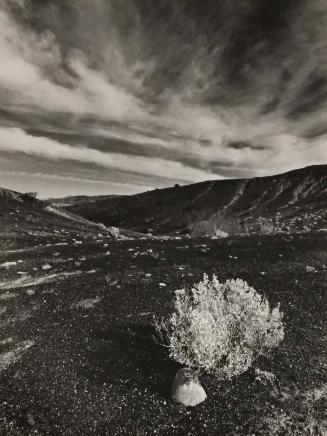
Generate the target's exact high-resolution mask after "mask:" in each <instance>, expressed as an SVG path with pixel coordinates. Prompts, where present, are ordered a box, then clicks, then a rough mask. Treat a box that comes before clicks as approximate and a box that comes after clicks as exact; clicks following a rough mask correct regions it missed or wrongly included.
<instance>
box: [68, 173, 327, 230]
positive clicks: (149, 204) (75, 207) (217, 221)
mask: <svg viewBox="0 0 327 436" xmlns="http://www.w3.org/2000/svg"><path fill="white" fill-rule="evenodd" d="M69 201H70V205H69V206H66V209H67V210H69V211H70V212H73V213H75V214H78V215H81V216H83V217H84V218H87V219H89V220H91V221H94V222H101V223H103V224H105V225H112V226H118V227H123V228H126V229H130V230H133V231H138V232H145V233H147V232H151V233H153V234H176V233H179V234H192V235H204V234H207V235H213V234H216V233H217V234H220V233H221V232H227V233H229V234H245V233H264V234H265V233H275V232H278V231H287V232H299V231H308V230H320V229H325V228H327V165H319V166H312V167H306V168H303V169H299V170H295V171H290V172H287V173H284V174H280V175H276V176H270V177H256V178H252V179H233V180H231V179H227V180H218V181H210V182H202V183H196V184H192V185H187V186H181V187H173V188H166V189H160V190H159V189H158V190H153V191H148V192H145V193H142V194H137V195H131V196H117V197H115V196H108V197H107V196H106V197H105V198H103V197H98V198H97V197H90V198H87V197H83V198H81V199H80V201H75V202H72V199H70V200H69ZM62 204H65V201H64V199H63V200H62Z"/></svg>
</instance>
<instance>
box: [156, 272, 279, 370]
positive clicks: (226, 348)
mask: <svg viewBox="0 0 327 436" xmlns="http://www.w3.org/2000/svg"><path fill="white" fill-rule="evenodd" d="M175 296H176V297H175V303H174V308H175V311H174V313H173V314H172V315H171V317H170V318H169V319H168V321H166V322H165V321H163V322H162V323H161V324H158V329H159V331H160V332H163V334H164V336H165V338H166V340H167V342H168V346H169V350H170V357H171V358H172V359H174V360H176V361H177V362H178V363H180V364H182V365H186V366H187V367H188V368H195V369H199V370H202V371H205V372H209V373H211V374H214V375H215V376H216V377H218V378H221V379H230V378H232V377H233V376H237V375H240V374H242V373H243V372H245V371H246V370H248V369H249V368H250V366H251V365H252V363H253V362H254V361H255V360H256V359H257V358H258V357H259V356H260V355H263V354H266V353H267V352H268V351H269V350H270V349H271V348H273V347H275V346H277V345H278V344H279V343H280V341H281V340H282V339H283V338H284V329H283V323H282V313H281V311H280V310H279V308H278V307H276V308H274V309H273V310H270V307H269V303H268V301H267V300H266V299H265V298H263V297H262V296H261V295H260V294H259V293H258V292H257V291H256V290H255V289H254V288H252V287H251V286H249V285H248V284H247V283H246V282H245V281H243V280H240V279H238V280H227V281H226V282H225V283H220V282H219V281H218V279H217V277H216V276H215V275H214V276H213V278H212V280H209V278H208V276H207V275H206V274H205V275H204V277H203V280H202V281H201V282H199V283H197V284H195V285H194V286H193V287H192V288H191V289H190V290H187V289H185V288H183V289H180V290H177V291H176V292H175Z"/></svg>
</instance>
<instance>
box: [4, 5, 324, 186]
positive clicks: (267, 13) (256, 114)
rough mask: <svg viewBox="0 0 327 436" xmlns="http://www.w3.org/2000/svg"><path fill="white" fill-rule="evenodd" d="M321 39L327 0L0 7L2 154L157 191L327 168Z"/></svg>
mask: <svg viewBox="0 0 327 436" xmlns="http://www.w3.org/2000/svg"><path fill="white" fill-rule="evenodd" d="M326 41H327V4H326V2H325V0H297V1H294V0H202V1H199V0H156V1H153V0H93V1H90V0H69V1H68V0H2V1H1V0H0V55H1V60H2V64H3V66H2V68H1V70H0V100H1V103H0V127H1V126H2V128H1V129H0V134H1V135H2V137H0V150H2V152H6V151H8V152H10V147H11V151H12V152H11V155H13V154H14V153H13V150H14V151H15V156H18V155H20V156H21V155H22V154H24V153H25V155H29V156H30V157H31V156H34V159H35V161H36V160H37V159H40V158H41V159H43V160H54V161H60V162H61V163H63V162H62V161H63V158H62V153H63V152H64V153H65V156H66V158H65V159H66V162H68V161H69V162H70V165H71V168H72V171H74V172H76V171H77V166H78V165H80V166H81V167H83V168H84V166H85V165H87V164H88V163H89V165H90V168H92V170H93V169H94V167H95V168H98V171H99V174H100V173H101V174H103V171H104V169H103V168H102V167H101V165H103V162H105V165H106V168H108V169H109V168H111V167H114V170H115V171H118V170H120V171H121V174H124V175H125V176H126V180H127V181H128V180H132V179H133V177H134V176H133V174H138V176H141V175H142V172H143V176H144V177H147V178H148V181H149V185H151V186H153V185H154V177H155V176H156V175H157V179H158V183H164V182H163V180H169V179H171V180H174V181H178V180H180V181H188V182H192V181H199V180H203V179H206V178H214V177H217V176H222V177H226V176H227V177H232V176H243V175H251V174H252V175H261V174H262V175H263V174H270V173H274V172H281V171H283V170H288V169H291V168H294V167H298V166H304V165H306V164H308V165H309V164H314V163H317V162H321V161H322V160H327V155H326V153H327V151H326V148H324V143H323V142H322V141H323V139H324V135H325V130H324V127H323V126H324V123H325V118H326V116H327V114H326V110H325V108H326V98H327V54H326V53H327V51H326ZM10 129H14V130H10ZM10 132H12V135H11V136H10ZM10 137H13V138H19V139H20V140H21V141H24V143H23V144H20V145H19V147H18V146H17V145H15V144H13V145H11V146H10V145H8V138H10ZM42 144H43V146H42ZM50 145H51V147H52V151H51V153H50V151H49V150H47V152H45V150H44V147H50ZM24 147H25V148H24ZM56 153H58V156H57V155H56ZM142 157H143V158H144V162H143V164H142V162H141V158H142ZM128 159H129V160H130V161H128ZM150 161H151V162H152V163H153V166H152V167H151V164H150ZM72 162H73V163H72ZM133 162H134V164H133ZM133 165H134V167H137V168H136V169H135V170H134V168H133ZM168 168H170V169H171V174H167V172H168ZM0 169H1V168H0ZM58 172H60V168H59V167H58ZM64 176H65V177H66V174H65V175H64ZM143 176H142V177H143ZM133 180H135V179H133ZM160 180H161V182H160ZM143 182H144V180H143ZM143 182H142V183H143ZM144 184H146V183H145V182H144Z"/></svg>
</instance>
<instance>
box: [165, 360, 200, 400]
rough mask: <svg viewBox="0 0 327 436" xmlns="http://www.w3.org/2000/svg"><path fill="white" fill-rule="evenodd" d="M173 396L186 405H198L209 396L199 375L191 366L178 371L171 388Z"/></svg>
mask: <svg viewBox="0 0 327 436" xmlns="http://www.w3.org/2000/svg"><path fill="white" fill-rule="evenodd" d="M171 396H172V399H173V400H174V401H175V402H176V403H181V404H183V405H184V406H197V405H198V404H200V403H202V402H203V401H205V399H206V398H207V395H206V393H205V390H204V389H203V387H202V386H201V383H200V381H199V377H198V376H197V374H195V372H194V370H192V369H189V368H183V369H180V370H179V371H178V372H177V374H176V376H175V379H174V382H173V385H172V388H171Z"/></svg>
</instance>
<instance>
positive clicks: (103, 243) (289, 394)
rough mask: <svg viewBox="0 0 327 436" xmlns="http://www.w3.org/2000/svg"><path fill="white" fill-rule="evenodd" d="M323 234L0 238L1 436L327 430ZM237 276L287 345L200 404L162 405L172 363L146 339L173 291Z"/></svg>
mask: <svg viewBox="0 0 327 436" xmlns="http://www.w3.org/2000/svg"><path fill="white" fill-rule="evenodd" d="M326 242H327V238H326V236H323V234H308V235H297V236H291V235H278V236H265V237H257V236H256V237H243V238H227V239H216V240H213V239H183V240H169V241H165V240H122V241H115V240H112V239H109V238H106V237H105V236H98V237H95V236H92V235H91V234H90V235H86V234H85V235H84V234H83V233H81V234H78V233H77V232H76V233H74V234H70V235H69V234H66V235H63V234H57V235H54V236H51V235H50V234H43V235H42V234H37V233H35V234H34V235H28V234H25V235H21V236H19V235H16V238H15V240H14V242H13V238H12V235H4V234H3V235H2V236H1V239H0V244H1V251H0V434H1V435H4V436H6V435H10V436H15V435H29V434H30V435H60V434H62V435H98V436H101V435H110V436H113V435H154V434H158V435H188V434H190V435H221V436H222V435H254V434H255V435H285V434H289V435H306V434H308V435H310V434H312V435H327V412H326V410H327V310H326V309H327V281H326V278H327V250H326ZM203 273H208V274H212V273H216V275H217V276H218V278H220V279H221V280H225V279H227V278H238V277H239V278H242V279H245V280H247V281H248V282H249V284H251V285H252V286H254V287H255V288H256V289H257V290H258V291H260V292H262V293H264V294H265V295H266V297H267V298H268V299H269V301H270V302H271V304H272V305H274V306H275V305H276V304H277V303H278V302H280V304H281V309H282V311H283V312H284V314H285V315H284V321H285V325H286V327H285V340H284V342H283V343H282V345H281V346H280V348H279V349H277V350H275V351H274V352H273V354H272V356H271V358H270V359H261V360H260V361H258V362H257V363H256V366H257V367H259V368H260V369H261V370H267V371H271V372H273V373H274V374H275V375H276V377H277V378H278V380H279V383H280V386H281V391H282V395H281V396H279V395H278V393H277V392H276V390H275V389H273V387H272V386H270V385H264V384H262V383H260V382H259V381H258V380H256V379H255V376H254V374H253V371H250V372H248V373H246V374H244V375H243V376H241V377H239V378H238V379H235V380H233V381H230V382H224V383H222V382H217V381H216V380H215V379H213V378H211V377H208V376H204V377H202V383H203V386H204V387H205V389H206V392H207V395H208V399H207V401H206V402H205V403H203V404H201V405H200V406H198V407H196V408H194V409H187V408H184V407H181V406H178V405H176V404H173V403H172V402H171V401H170V398H169V389H170V385H171V382H172V379H173V377H174V374H175V372H176V370H177V369H178V367H177V366H176V365H175V364H174V363H173V362H172V361H170V360H169V358H168V356H167V351H166V349H165V348H163V347H160V346H159V345H157V343H156V342H155V341H154V338H153V333H154V332H153V329H152V327H151V325H152V324H151V323H152V318H153V315H156V316H158V317H160V316H166V315H168V314H169V313H170V311H171V309H172V301H173V296H174V290H176V289H178V288H180V287H183V286H189V285H191V284H193V283H194V282H196V281H199V280H200V279H202V275H203Z"/></svg>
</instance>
